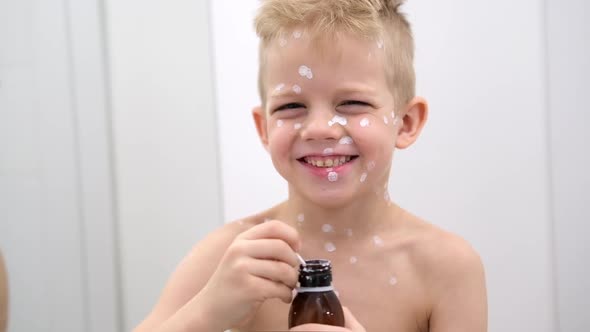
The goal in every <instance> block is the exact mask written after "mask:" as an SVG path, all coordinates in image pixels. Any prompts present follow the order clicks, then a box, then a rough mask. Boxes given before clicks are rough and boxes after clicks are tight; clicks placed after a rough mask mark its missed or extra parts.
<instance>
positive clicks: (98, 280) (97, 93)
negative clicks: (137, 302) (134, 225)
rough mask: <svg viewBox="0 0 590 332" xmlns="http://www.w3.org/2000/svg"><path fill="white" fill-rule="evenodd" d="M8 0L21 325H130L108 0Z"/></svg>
mask: <svg viewBox="0 0 590 332" xmlns="http://www.w3.org/2000/svg"><path fill="white" fill-rule="evenodd" d="M68 4H69V3H67V2H63V1H43V2H37V1H18V2H17V1H12V2H6V1H3V2H0V250H2V251H3V252H4V254H5V255H6V261H7V270H8V278H9V287H10V301H9V307H10V308H9V322H8V323H9V331H15V332H19V331H115V330H116V329H117V325H118V316H117V313H118V302H117V291H116V285H115V284H116V273H115V268H114V263H115V259H114V252H115V248H114V246H113V243H112V240H113V233H112V227H113V221H114V220H113V218H112V209H111V198H112V196H111V191H110V190H111V187H110V185H111V183H110V174H109V158H108V143H107V130H106V123H105V107H104V106H105V95H104V78H103V76H102V74H103V70H104V68H103V66H102V65H103V64H102V61H103V58H102V52H101V47H102V43H101V42H100V31H99V30H100V24H99V13H98V11H97V2H96V1H93V0H79V1H77V2H76V3H75V4H73V5H72V6H68Z"/></svg>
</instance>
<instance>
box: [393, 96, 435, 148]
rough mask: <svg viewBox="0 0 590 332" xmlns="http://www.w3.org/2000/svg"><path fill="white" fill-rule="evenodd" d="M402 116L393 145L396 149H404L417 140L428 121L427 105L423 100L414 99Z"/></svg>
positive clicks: (419, 98)
mask: <svg viewBox="0 0 590 332" xmlns="http://www.w3.org/2000/svg"><path fill="white" fill-rule="evenodd" d="M402 114H403V118H402V125H401V127H400V129H399V132H398V137H397V141H396V143H395V147H396V148H398V149H405V148H407V147H409V146H410V145H412V144H413V143H414V142H415V141H416V140H417V139H418V136H420V132H421V131H422V128H423V127H424V124H426V120H427V119H428V104H427V103H426V100H424V98H421V97H414V98H413V99H412V100H411V101H410V102H409V103H408V105H407V106H406V109H405V112H404V113H402Z"/></svg>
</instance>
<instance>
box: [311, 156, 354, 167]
mask: <svg viewBox="0 0 590 332" xmlns="http://www.w3.org/2000/svg"><path fill="white" fill-rule="evenodd" d="M350 159H351V157H350V156H342V157H331V158H328V157H306V158H305V162H306V163H308V164H311V165H313V166H315V167H324V168H330V167H336V166H340V165H343V164H346V163H347V162H349V161H350Z"/></svg>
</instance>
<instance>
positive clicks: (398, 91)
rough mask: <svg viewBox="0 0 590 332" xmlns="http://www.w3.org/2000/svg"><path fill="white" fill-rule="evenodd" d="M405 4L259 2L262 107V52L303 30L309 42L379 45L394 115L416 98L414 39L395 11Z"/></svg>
mask: <svg viewBox="0 0 590 332" xmlns="http://www.w3.org/2000/svg"><path fill="white" fill-rule="evenodd" d="M404 1H405V0H262V5H261V7H260V9H259V12H258V15H257V16H256V19H255V23H254V25H255V29H256V34H257V35H258V37H259V38H260V48H259V62H260V63H259V69H258V70H259V71H258V91H259V94H260V98H261V101H262V103H263V104H265V103H266V96H265V89H264V85H265V84H264V78H263V71H264V67H265V64H266V56H265V53H266V52H265V51H266V48H267V47H268V45H269V44H270V43H272V42H273V41H275V40H277V39H278V38H280V37H281V36H282V35H283V34H285V33H286V32H287V31H288V30H291V29H294V28H296V27H300V26H303V27H305V31H306V33H307V32H309V33H310V34H311V36H312V37H313V38H316V39H317V38H319V37H322V36H323V37H328V38H329V37H331V36H335V35H337V34H338V32H345V33H351V34H354V35H357V36H360V37H364V38H369V39H374V40H378V41H379V42H383V49H384V52H385V57H384V58H385V64H384V65H385V73H386V75H387V82H388V84H389V86H390V88H391V92H392V94H393V96H394V99H395V102H396V110H397V109H398V107H399V106H404V105H405V104H406V103H407V102H408V101H410V100H411V99H412V98H413V97H414V94H415V85H416V83H415V82H416V78H415V73H414V65H413V62H414V39H413V37H412V31H411V27H410V24H409V23H408V21H407V19H406V17H405V15H404V14H403V13H401V12H400V11H399V7H400V6H401V5H402V4H403V3H404Z"/></svg>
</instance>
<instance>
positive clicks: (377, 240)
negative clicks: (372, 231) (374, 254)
mask: <svg viewBox="0 0 590 332" xmlns="http://www.w3.org/2000/svg"><path fill="white" fill-rule="evenodd" d="M373 243H374V244H375V245H376V246H377V247H383V240H382V239H381V238H380V237H379V236H378V235H375V236H373Z"/></svg>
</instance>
